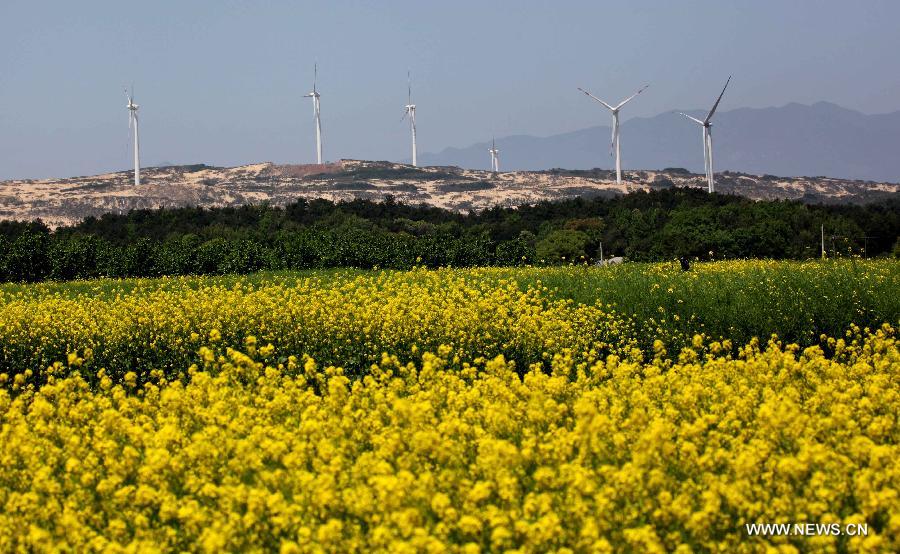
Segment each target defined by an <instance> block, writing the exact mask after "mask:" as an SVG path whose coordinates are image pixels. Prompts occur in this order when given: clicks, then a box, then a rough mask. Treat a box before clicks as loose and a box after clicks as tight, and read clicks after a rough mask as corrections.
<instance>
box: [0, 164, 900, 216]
mask: <svg viewBox="0 0 900 554" xmlns="http://www.w3.org/2000/svg"><path fill="white" fill-rule="evenodd" d="M131 179H132V174H131V172H130V171H122V172H118V173H109V174H105V175H94V176H86V177H71V178H65V179H42V180H16V181H3V182H0V219H7V220H32V219H37V218H40V219H42V220H43V221H44V222H45V223H47V224H48V225H50V226H51V227H57V226H60V225H70V224H73V223H76V222H78V221H80V220H82V219H84V218H85V217H88V216H100V215H102V214H104V213H127V212H128V211H130V210H134V209H146V208H161V207H168V208H172V207H183V206H204V207H223V206H241V205H247V204H261V203H268V204H271V205H277V206H282V205H286V204H289V203H291V202H294V201H296V200H298V199H301V198H306V199H312V198H324V199H328V200H333V201H340V200H351V199H363V200H382V199H384V198H386V197H389V196H392V197H394V199H396V200H397V201H398V202H403V203H406V204H426V205H430V206H436V207H441V208H446V209H450V210H454V211H469V210H481V209H486V208H489V207H493V206H507V207H508V206H516V205H521V204H530V203H535V202H538V201H541V200H555V199H562V198H574V197H579V196H588V197H590V196H613V195H618V194H624V193H628V192H633V191H639V190H658V189H665V188H669V187H673V186H686V187H699V188H705V186H706V185H705V182H704V180H703V176H702V175H699V174H696V173H690V172H688V171H686V170H684V169H678V168H671V169H668V170H661V171H627V172H626V173H625V179H626V182H624V183H622V184H621V185H617V184H616V183H615V176H614V174H613V173H612V172H611V171H608V170H601V169H593V170H561V169H556V170H548V171H533V172H528V171H512V172H501V173H498V174H493V173H490V172H488V171H479V170H469V169H461V168H459V167H440V166H438V167H413V166H410V165H404V164H396V163H391V162H371V161H359V160H341V161H339V162H337V163H334V164H328V165H321V166H320V165H275V164H272V163H259V164H253V165H246V166H240V167H231V168H223V167H212V166H207V165H202V164H199V165H188V166H166V167H155V168H146V169H142V170H141V185H140V186H138V187H135V186H134V185H132V184H131ZM717 190H718V191H719V192H722V193H725V194H737V195H741V196H745V197H747V198H751V199H754V200H774V199H792V200H802V201H804V202H807V203H855V204H862V203H867V202H874V201H878V200H879V199H883V198H885V197H887V196H891V195H893V194H896V193H898V192H900V185H898V184H895V183H885V182H871V181H853V180H847V179H835V178H828V177H815V178H809V177H802V178H780V177H774V176H771V175H752V174H746V173H733V172H724V173H721V174H719V175H717Z"/></svg>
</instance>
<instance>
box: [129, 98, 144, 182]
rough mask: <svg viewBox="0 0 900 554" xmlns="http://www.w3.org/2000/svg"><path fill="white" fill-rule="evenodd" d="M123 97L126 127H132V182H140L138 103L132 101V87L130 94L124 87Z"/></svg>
mask: <svg viewBox="0 0 900 554" xmlns="http://www.w3.org/2000/svg"><path fill="white" fill-rule="evenodd" d="M125 97H126V98H128V105H127V106H126V108H128V129H134V184H135V186H137V185H140V184H141V144H140V139H139V137H138V113H137V112H138V107H139V106H138V105H137V104H135V103H134V87H133V86H132V87H131V94H129V93H128V89H127V88H126V89H125Z"/></svg>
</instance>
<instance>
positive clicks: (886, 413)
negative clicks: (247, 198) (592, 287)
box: [0, 262, 900, 553]
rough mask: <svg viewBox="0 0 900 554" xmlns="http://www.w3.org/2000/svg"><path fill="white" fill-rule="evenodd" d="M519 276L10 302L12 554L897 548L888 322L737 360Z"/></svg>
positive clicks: (441, 276)
mask: <svg viewBox="0 0 900 554" xmlns="http://www.w3.org/2000/svg"><path fill="white" fill-rule="evenodd" d="M741 263H744V262H741ZM730 267H731V269H732V270H733V269H735V268H740V267H742V266H740V265H731V266H730ZM749 267H753V266H749ZM522 271H523V272H524V273H523V274H519V275H516V274H513V273H510V272H504V271H488V270H469V271H453V272H451V271H437V272H435V271H419V270H416V271H413V272H399V273H377V274H363V275H340V276H338V277H334V276H331V277H329V276H323V275H313V276H305V277H285V276H281V277H272V278H270V279H268V280H263V281H261V280H258V279H257V280H254V279H249V278H241V279H235V280H232V281H227V280H225V281H223V280H219V281H216V280H210V281H207V280H204V279H199V280H190V279H180V280H162V281H138V282H118V283H116V282H113V283H110V282H98V283H96V284H95V283H87V284H72V285H71V289H70V290H68V291H66V290H65V289H64V288H60V287H58V286H51V285H46V286H41V287H34V288H26V289H21V290H20V289H9V290H6V291H5V292H0V349H2V358H0V363H2V364H3V365H2V366H0V367H2V369H3V373H2V374H0V380H2V381H3V387H2V388H0V468H2V471H0V551H2V552H34V551H70V552H94V551H96V552H100V551H103V552H168V551H201V552H223V551H241V552H269V551H275V552H522V553H524V552H551V551H556V552H620V551H626V552H673V551H674V552H704V551H713V552H766V551H772V552H800V551H804V552H805V551H814V552H832V551H835V550H838V551H850V552H896V551H900V446H898V444H900V421H898V418H900V387H898V384H900V348H898V343H897V339H896V325H895V323H896V321H890V322H885V323H883V324H882V325H879V326H873V327H871V328H868V329H861V328H859V327H856V326H850V328H849V329H847V331H846V333H841V334H840V335H839V336H832V337H825V336H823V337H818V338H817V340H816V341H815V342H816V344H807V345H797V344H793V343H787V342H783V341H781V340H779V339H778V338H777V337H772V338H770V337H764V338H763V340H762V341H759V340H755V339H754V340H751V341H749V342H748V343H747V344H734V343H733V341H730V340H728V339H727V338H724V339H723V338H721V337H718V336H716V334H715V333H701V332H698V333H697V334H695V335H693V336H685V333H684V331H683V329H682V328H678V326H677V325H676V324H675V323H674V321H675V320H674V315H677V314H674V313H672V309H673V308H670V307H668V306H661V307H662V308H663V312H665V313H663V314H662V316H661V317H660V318H658V319H657V320H655V321H654V322H653V323H652V324H651V325H647V322H646V321H638V320H636V317H635V314H634V313H624V312H622V311H621V308H620V307H617V306H618V305H620V304H621V303H620V302H617V303H616V305H613V304H610V303H604V302H601V301H597V302H593V303H582V302H575V301H573V300H572V299H570V298H565V297H564V296H565V295H561V294H554V293H552V290H551V289H550V288H548V287H547V285H546V284H544V283H538V281H540V280H541V279H542V278H544V279H548V280H553V279H556V278H557V277H559V274H558V273H553V272H559V271H560V270H548V271H547V272H542V271H541V270H534V269H527V270H522ZM569 271H571V272H572V274H573V275H575V274H576V272H577V271H580V270H578V269H571V270H569ZM761 271H768V270H766V269H765V267H763V268H762V269H761ZM647 272H648V273H651V274H652V273H654V272H660V273H661V274H662V277H661V279H666V280H669V279H671V280H672V282H670V283H666V281H665V280H663V281H662V284H663V286H664V287H666V288H672V289H673V290H675V289H676V288H677V287H679V286H682V287H686V286H688V285H686V284H684V283H681V282H680V281H678V282H676V280H677V279H679V278H681V277H678V276H677V274H676V276H671V275H670V274H668V273H666V272H664V271H662V270H660V269H659V268H649V269H648V270H647ZM710 272H711V273H714V274H719V273H721V272H722V269H721V266H720V267H715V268H712V269H711V270H710ZM872 274H873V275H874V276H875V277H872V280H873V281H877V279H878V278H880V277H879V276H883V275H884V274H885V272H884V271H883V268H881V269H878V268H876V269H875V270H872ZM523 275H524V277H523ZM823 275H824V274H823ZM517 277H518V279H517ZM625 277H627V276H624V275H623V278H625ZM886 278H888V279H889V278H890V277H886ZM684 279H697V277H694V276H685V277H684ZM659 282H660V281H655V282H647V283H646V285H647V289H648V290H647V291H646V292H645V293H643V294H644V295H645V296H650V297H652V296H651V295H652V294H655V293H654V292H653V291H650V290H649V289H651V288H652V287H653V285H654V284H655V283H659ZM523 283H524V284H523ZM873 286H875V285H873ZM54 287H56V288H54ZM79 287H80V289H79ZM666 288H663V291H662V294H664V295H665V294H674V293H668V292H666ZM873 290H874V289H873ZM636 294H637V295H638V296H640V295H641V294H642V293H641V292H640V291H638V292H637V293H636ZM773 294H777V291H776V292H773ZM686 298H687V297H684V298H681V297H678V298H675V299H674V300H673V301H672V305H673V306H675V307H676V308H677V306H678V302H677V300H678V299H682V300H685V299H686ZM653 302H656V299H655V298H653ZM861 306H862V308H863V309H865V310H870V309H871V308H872V307H871V306H870V305H868V304H866V303H865V302H862V303H861ZM695 315H697V316H698V317H700V316H702V315H703V314H702V313H700V312H699V311H697V313H696V314H695ZM663 318H666V319H665V321H666V322H667V323H661V321H662V320H663ZM707 321H710V320H707ZM657 328H659V330H660V331H661V332H659V333H657ZM648 329H649V330H651V331H652V335H653V336H650V337H648V336H646V333H647V330H648ZM787 522H791V523H793V522H799V523H806V522H812V523H832V522H835V523H841V524H848V523H859V524H867V525H868V534H867V535H866V536H854V537H851V536H846V535H844V536H818V537H803V536H782V537H777V536H769V537H751V536H748V533H747V532H746V530H745V527H744V526H745V524H748V523H787Z"/></svg>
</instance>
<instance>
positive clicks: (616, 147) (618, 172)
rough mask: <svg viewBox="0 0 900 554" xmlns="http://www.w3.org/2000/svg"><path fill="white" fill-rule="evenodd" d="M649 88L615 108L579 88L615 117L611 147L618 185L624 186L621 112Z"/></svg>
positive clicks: (642, 88)
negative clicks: (614, 157) (614, 156)
mask: <svg viewBox="0 0 900 554" xmlns="http://www.w3.org/2000/svg"><path fill="white" fill-rule="evenodd" d="M649 86H650V85H644V86H643V87H641V88H640V90H638V91H637V92H635V93H634V94H632V95H631V96H629V97H628V98H626V99H625V100H622V101H621V102H619V103H618V104H617V105H615V106H611V105H609V104H607V103H606V102H604V101H603V100H600V99H599V98H597V97H596V96H594V95H593V94H591V93H590V92H588V91H586V90H584V89H583V88H581V87H578V90H580V91H581V92H583V93H585V94H587V95H588V96H590V97H591V98H593V99H594V100H596V101H597V102H600V103H601V104H603V105H604V106H605V107H606V109H608V110H609V111H611V112H612V116H613V124H612V144H611V145H610V148H611V149H612V150H613V151H615V153H616V184H622V154H621V149H620V148H619V110H621V109H622V106H624V105H625V104H627V103H628V102H630V101H631V99H632V98H634V97H635V96H637V95H638V94H640V93H642V92H644V89H646V88H647V87H649Z"/></svg>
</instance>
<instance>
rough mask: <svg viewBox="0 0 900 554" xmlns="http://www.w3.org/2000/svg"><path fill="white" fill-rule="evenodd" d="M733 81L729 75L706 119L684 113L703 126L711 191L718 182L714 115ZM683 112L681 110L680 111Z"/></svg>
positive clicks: (707, 181) (706, 164) (705, 164)
mask: <svg viewBox="0 0 900 554" xmlns="http://www.w3.org/2000/svg"><path fill="white" fill-rule="evenodd" d="M730 82H731V76H730V75H729V76H728V80H727V81H725V86H724V87H722V93H721V94H719V97H718V98H717V99H716V103H715V104H713V107H712V109H711V110H709V114H707V116H706V119H704V120H703V121H700V120H699V119H697V118H696V117H691V116H689V115H688V114H686V113H682V114H681V115H683V116H684V117H686V118H688V119H690V120H691V121H695V122H697V123H699V124H700V126H701V127H703V167H704V168H705V169H706V184H707V186H708V187H709V192H715V190H716V182H715V179H714V177H713V151H712V123H711V122H710V121H711V120H712V116H713V114H714V113H716V108H718V107H719V102H721V100H722V96H724V95H725V89H727V88H728V83H730ZM678 113H681V112H678Z"/></svg>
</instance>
